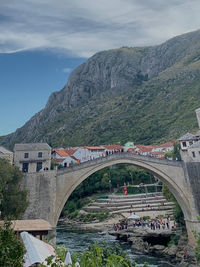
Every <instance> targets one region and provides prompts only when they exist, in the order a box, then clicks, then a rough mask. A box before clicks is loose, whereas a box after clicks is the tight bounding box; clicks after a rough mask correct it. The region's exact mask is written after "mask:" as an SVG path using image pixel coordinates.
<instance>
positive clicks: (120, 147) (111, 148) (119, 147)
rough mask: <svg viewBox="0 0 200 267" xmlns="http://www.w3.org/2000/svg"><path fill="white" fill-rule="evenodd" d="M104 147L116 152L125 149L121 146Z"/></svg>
mask: <svg viewBox="0 0 200 267" xmlns="http://www.w3.org/2000/svg"><path fill="white" fill-rule="evenodd" d="M104 147H105V148H106V149H110V150H114V149H117V150H119V149H122V148H123V146H120V145H104Z"/></svg>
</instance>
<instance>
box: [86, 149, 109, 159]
mask: <svg viewBox="0 0 200 267" xmlns="http://www.w3.org/2000/svg"><path fill="white" fill-rule="evenodd" d="M85 148H86V149H87V150H88V151H89V157H90V158H89V160H93V159H97V158H100V157H104V156H105V153H104V152H105V148H104V147H101V146H87V147H85Z"/></svg>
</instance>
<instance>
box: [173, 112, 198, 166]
mask: <svg viewBox="0 0 200 267" xmlns="http://www.w3.org/2000/svg"><path fill="white" fill-rule="evenodd" d="M196 116H197V121H198V125H199V128H200V108H199V109H196ZM178 140H179V143H180V146H181V158H182V160H183V161H185V162H192V161H193V162H200V130H199V131H198V132H196V133H195V134H192V133H186V134H185V135H183V136H181V137H180V138H179V139H178Z"/></svg>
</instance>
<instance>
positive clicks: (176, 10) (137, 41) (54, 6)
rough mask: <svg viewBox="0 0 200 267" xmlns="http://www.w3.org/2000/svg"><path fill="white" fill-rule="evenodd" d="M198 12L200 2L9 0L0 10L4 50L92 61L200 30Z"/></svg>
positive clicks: (0, 42) (0, 39)
mask: <svg viewBox="0 0 200 267" xmlns="http://www.w3.org/2000/svg"><path fill="white" fill-rule="evenodd" d="M199 10H200V1H199V0H193V1H192V0H190V1H189V0H168V1H166V0H148V1H146V0H109V1H107V0H101V1H93V0H81V1H80V0H73V1H70V0H58V1H55V0H21V1H15V0H7V1H5V2H4V3H1V9H0V52H2V53H10V52H14V51H20V50H27V49H38V48H39V49H46V48H48V49H53V50H62V51H65V52H66V53H68V54H69V53H70V54H73V56H79V57H89V56H91V55H92V54H94V53H95V52H97V51H100V50H105V49H111V48H116V47H121V46H144V45H153V44H159V43H161V42H163V41H165V40H167V39H168V38H170V37H173V36H175V35H178V34H182V33H184V32H188V31H191V30H195V29H198V28H200V16H199Z"/></svg>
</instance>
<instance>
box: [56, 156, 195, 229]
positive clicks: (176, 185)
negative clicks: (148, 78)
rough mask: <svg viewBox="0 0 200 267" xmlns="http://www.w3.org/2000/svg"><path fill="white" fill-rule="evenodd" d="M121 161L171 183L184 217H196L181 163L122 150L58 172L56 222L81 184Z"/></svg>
mask: <svg viewBox="0 0 200 267" xmlns="http://www.w3.org/2000/svg"><path fill="white" fill-rule="evenodd" d="M119 163H128V164H132V165H134V166H136V167H139V168H142V169H145V170H147V171H148V172H150V173H152V174H154V175H155V176H157V177H158V178H159V179H160V180H161V181H162V182H163V183H164V184H166V185H167V186H168V188H169V190H170V191H171V192H172V193H173V195H174V196H175V198H176V199H177V202H178V203H179V205H180V207H181V208H182V210H183V213H184V218H185V220H186V221H187V220H188V221H191V218H192V219H194V214H192V208H191V201H190V197H188V196H189V194H190V193H189V194H188V190H185V189H186V187H187V182H186V179H185V175H184V170H183V167H182V163H180V162H170V161H167V160H158V159H153V158H149V157H144V156H138V155H133V154H129V153H122V154H114V155H111V156H108V157H107V158H102V159H97V160H94V161H91V162H87V163H84V164H81V165H79V166H77V167H74V168H71V169H67V170H64V171H59V172H58V173H57V186H56V187H57V196H56V207H55V214H54V218H53V225H54V226H56V225H57V222H58V219H59V217H60V213H61V211H62V209H63V207H64V205H65V203H66V202H67V200H68V198H69V196H70V195H71V193H72V192H73V191H74V190H75V189H76V187H77V186H78V185H79V184H80V183H82V182H83V181H84V180H85V179H87V178H88V177H89V176H90V175H91V174H93V173H95V172H97V171H98V170H101V169H103V168H105V167H108V166H111V165H116V164H119ZM59 189H60V190H59ZM187 189H188V188H187Z"/></svg>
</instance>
